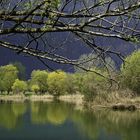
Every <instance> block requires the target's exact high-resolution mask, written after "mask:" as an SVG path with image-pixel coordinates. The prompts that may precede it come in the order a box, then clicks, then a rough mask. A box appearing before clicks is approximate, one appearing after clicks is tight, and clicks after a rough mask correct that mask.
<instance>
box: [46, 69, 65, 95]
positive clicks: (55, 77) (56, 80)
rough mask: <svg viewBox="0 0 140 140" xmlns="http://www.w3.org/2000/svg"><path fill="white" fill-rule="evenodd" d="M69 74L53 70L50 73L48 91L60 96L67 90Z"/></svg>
mask: <svg viewBox="0 0 140 140" xmlns="http://www.w3.org/2000/svg"><path fill="white" fill-rule="evenodd" d="M66 78H67V75H66V73H65V72H63V71H57V72H51V73H49V75H48V79H47V83H48V91H49V93H50V94H53V95H54V96H59V95H60V94H64V93H65V92H66Z"/></svg>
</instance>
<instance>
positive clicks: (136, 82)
mask: <svg viewBox="0 0 140 140" xmlns="http://www.w3.org/2000/svg"><path fill="white" fill-rule="evenodd" d="M121 82H122V85H123V86H124V87H127V88H130V89H131V90H133V91H135V92H137V93H140V50H138V51H135V52H133V53H132V54H131V55H130V56H128V57H127V58H126V59H125V63H124V64H122V66H121Z"/></svg>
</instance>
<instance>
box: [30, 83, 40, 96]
mask: <svg viewBox="0 0 140 140" xmlns="http://www.w3.org/2000/svg"><path fill="white" fill-rule="evenodd" d="M39 90H40V88H39V86H38V85H32V86H31V91H33V92H35V93H36V94H37V93H38V92H39Z"/></svg>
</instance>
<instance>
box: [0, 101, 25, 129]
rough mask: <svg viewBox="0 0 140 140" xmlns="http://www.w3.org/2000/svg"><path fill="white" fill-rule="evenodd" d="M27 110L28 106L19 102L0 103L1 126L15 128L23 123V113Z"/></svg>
mask: <svg viewBox="0 0 140 140" xmlns="http://www.w3.org/2000/svg"><path fill="white" fill-rule="evenodd" d="M25 111H26V106H25V105H24V104H19V103H11V104H8V103H5V104H0V126H2V127H4V128H7V129H13V128H16V127H18V125H19V124H21V121H22V119H20V117H22V115H23V114H24V113H25Z"/></svg>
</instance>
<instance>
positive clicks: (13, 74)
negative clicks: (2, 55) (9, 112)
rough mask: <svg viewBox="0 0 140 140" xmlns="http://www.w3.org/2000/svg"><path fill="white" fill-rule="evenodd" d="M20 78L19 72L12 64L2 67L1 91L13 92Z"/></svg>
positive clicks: (0, 74)
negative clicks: (16, 81) (14, 84)
mask: <svg viewBox="0 0 140 140" xmlns="http://www.w3.org/2000/svg"><path fill="white" fill-rule="evenodd" d="M17 78H18V70H17V68H16V67H15V66H13V65H12V64H10V65H6V66H1V67H0V90H1V91H8V92H9V91H11V87H12V85H13V83H14V82H15V80H16V79H17Z"/></svg>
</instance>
